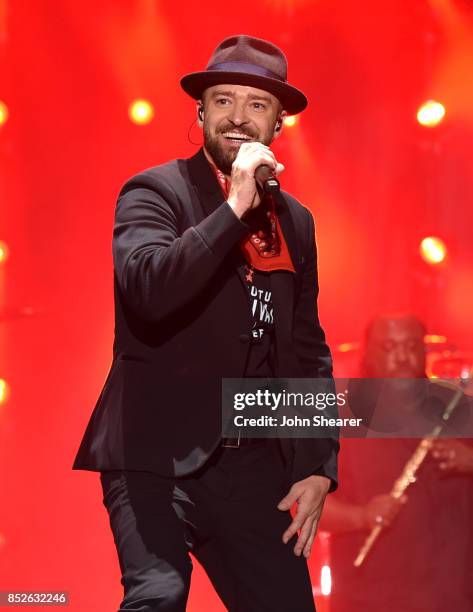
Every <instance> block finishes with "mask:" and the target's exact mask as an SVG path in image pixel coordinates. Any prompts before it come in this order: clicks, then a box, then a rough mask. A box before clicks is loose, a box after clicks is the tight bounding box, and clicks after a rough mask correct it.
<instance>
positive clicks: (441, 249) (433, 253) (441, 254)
mask: <svg viewBox="0 0 473 612" xmlns="http://www.w3.org/2000/svg"><path fill="white" fill-rule="evenodd" d="M419 250H420V254H421V257H422V259H423V260H424V261H425V262H427V263H428V264H432V265H435V264H439V263H441V262H442V261H443V260H444V259H445V257H446V255H447V247H446V246H445V242H444V241H443V240H441V239H440V238H436V237H435V236H428V237H427V238H424V239H423V240H422V242H421V243H420V247H419Z"/></svg>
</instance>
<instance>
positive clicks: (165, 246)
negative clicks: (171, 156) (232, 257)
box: [112, 170, 248, 322]
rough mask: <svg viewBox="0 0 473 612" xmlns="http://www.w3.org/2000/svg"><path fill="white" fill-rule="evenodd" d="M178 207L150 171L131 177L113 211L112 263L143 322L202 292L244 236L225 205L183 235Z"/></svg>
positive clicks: (241, 225) (168, 188)
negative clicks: (180, 228) (180, 230)
mask: <svg viewBox="0 0 473 612" xmlns="http://www.w3.org/2000/svg"><path fill="white" fill-rule="evenodd" d="M182 206H183V203H182V202H180V201H179V199H178V198H177V196H176V194H175V193H174V191H173V189H172V187H171V185H169V184H167V183H166V182H165V181H164V180H162V178H160V177H159V176H156V175H153V174H152V171H150V170H148V171H145V172H143V173H141V174H139V175H137V176H135V177H133V178H131V179H130V180H129V181H128V182H127V183H126V184H125V185H124V187H123V188H122V190H121V192H120V194H119V197H118V201H117V207H116V213H115V224H114V232H113V243H112V251H113V260H114V266H115V276H116V280H117V283H118V286H119V288H120V290H121V292H122V294H123V296H124V299H125V301H126V302H127V304H128V305H129V307H130V308H131V309H132V310H133V311H134V312H135V313H136V314H137V315H138V316H140V317H141V318H142V319H144V320H148V321H150V322H151V321H153V322H158V321H160V320H161V319H163V318H165V317H167V316H168V315H170V314H172V313H173V312H174V311H176V310H177V309H179V308H180V307H181V306H183V305H185V304H186V303H187V302H189V301H190V300H191V299H192V298H193V297H195V296H196V295H197V294H198V293H199V292H200V291H202V290H203V289H204V287H205V286H206V284H207V282H208V281H209V279H210V278H211V277H212V275H213V274H214V273H215V272H216V270H217V269H218V267H219V266H220V264H221V263H222V261H223V259H224V257H225V256H226V255H227V253H228V252H229V251H230V249H231V248H232V247H233V246H234V245H235V244H236V243H237V242H238V240H240V239H241V238H242V237H243V236H244V235H246V234H247V233H248V226H247V225H246V224H245V223H243V222H242V221H240V219H239V218H238V217H237V216H236V215H235V213H234V212H233V210H232V209H231V207H230V206H229V204H228V203H227V202H223V198H222V204H221V205H220V206H219V207H218V208H217V209H216V210H215V211H214V212H213V213H211V214H210V215H209V216H207V217H206V218H205V219H204V220H203V221H201V222H200V223H198V224H197V225H195V226H192V227H188V228H187V229H185V230H184V231H183V232H182V234H180V233H179V226H180V224H181V221H182Z"/></svg>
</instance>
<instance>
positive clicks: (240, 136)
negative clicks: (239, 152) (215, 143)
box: [223, 132, 251, 140]
mask: <svg viewBox="0 0 473 612" xmlns="http://www.w3.org/2000/svg"><path fill="white" fill-rule="evenodd" d="M223 135H224V136H225V138H236V139H237V140H251V138H250V137H249V136H247V135H246V134H239V133H238V132H225V133H224V134H223Z"/></svg>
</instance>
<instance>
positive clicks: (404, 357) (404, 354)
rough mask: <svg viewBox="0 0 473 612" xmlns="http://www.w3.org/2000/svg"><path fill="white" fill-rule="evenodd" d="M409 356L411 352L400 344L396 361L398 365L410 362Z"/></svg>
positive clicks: (397, 347)
mask: <svg viewBox="0 0 473 612" xmlns="http://www.w3.org/2000/svg"><path fill="white" fill-rule="evenodd" d="M408 355H409V352H408V350H407V349H406V347H405V346H404V344H402V343H399V344H398V345H397V346H396V361H397V362H398V363H406V361H408Z"/></svg>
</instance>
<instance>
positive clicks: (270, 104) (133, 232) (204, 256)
mask: <svg viewBox="0 0 473 612" xmlns="http://www.w3.org/2000/svg"><path fill="white" fill-rule="evenodd" d="M181 85H182V87H183V89H184V91H186V92H187V93H188V94H189V95H190V96H192V97H193V98H194V99H195V100H196V101H197V116H198V124H199V126H200V127H202V128H203V133H204V146H203V148H201V149H200V150H199V151H198V152H197V153H196V154H195V155H194V156H193V157H191V158H190V159H177V160H173V161H170V162H168V163H166V164H163V165H160V166H156V167H154V168H150V169H148V170H145V171H144V172H142V173H140V174H138V175H137V176H134V177H132V178H131V179H130V180H129V181H128V182H127V183H126V184H125V185H124V187H123V188H122V190H121V192H120V195H119V198H118V203H117V208H116V216H115V225H114V236H113V256H114V270H115V275H114V286H115V341H114V347H113V363H112V367H111V369H110V373H109V375H108V378H107V380H106V383H105V386H104V388H103V390H102V393H101V395H100V398H99V401H98V403H97V405H96V407H95V410H94V413H93V415H92V417H91V419H90V422H89V425H88V427H87V430H86V432H85V435H84V438H83V440H82V444H81V447H80V449H79V452H78V454H77V457H76V460H75V463H74V469H85V470H95V471H100V473H101V483H102V488H103V501H104V504H105V506H106V508H107V511H108V513H109V517H110V525H111V528H112V532H113V536H114V539H115V543H116V547H117V552H118V557H119V562H120V568H121V571H122V584H123V587H124V598H123V601H122V602H121V605H120V610H140V611H142V612H145V611H147V612H148V611H151V610H153V611H154V610H162V611H164V610H166V611H176V612H177V611H183V610H185V608H186V601H187V597H188V591H189V583H190V575H191V571H192V560H191V557H190V554H189V553H190V552H192V554H193V555H194V556H195V557H196V558H197V559H198V560H199V561H200V562H201V563H202V565H203V567H204V568H205V570H206V572H207V574H208V576H209V578H210V580H211V581H212V583H213V585H214V587H215V589H216V591H217V593H218V594H219V596H220V598H221V600H222V601H223V603H224V605H225V606H226V608H227V609H228V610H231V611H235V612H236V611H237V610H238V611H242V612H264V611H268V612H269V611H271V612H295V611H297V612H305V611H313V610H315V608H314V601H313V596H312V589H311V584H310V580H309V574H308V570H307V557H308V556H309V554H310V550H311V547H312V544H313V541H314V537H315V533H316V529H317V523H318V521H319V518H320V514H321V511H322V506H323V503H324V500H325V497H326V494H327V492H329V491H331V490H334V489H335V488H336V483H337V452H338V441H337V440H335V439H332V438H326V439H318V440H310V439H304V440H303V439H297V440H289V439H287V440H283V439H282V440H277V439H267V440H264V439H248V438H244V437H239V438H235V439H233V438H222V433H221V401H220V396H221V381H222V378H243V377H258V378H259V377H324V378H329V377H331V372H332V363H331V356H330V351H329V349H328V347H327V344H326V343H325V335H324V332H323V330H322V328H321V326H320V324H319V320H318V314H317V295H318V284H317V266H316V247H315V239H314V223H313V219H312V216H311V214H310V212H309V211H308V210H307V209H306V208H305V207H303V206H302V205H301V204H299V203H298V202H297V201H296V200H295V199H294V198H293V197H292V196H290V195H289V194H287V193H285V192H280V193H279V194H277V195H275V196H274V198H269V197H268V196H263V192H262V191H261V190H260V189H259V188H258V185H257V182H256V180H255V171H256V169H257V168H258V167H259V166H261V165H266V166H269V168H270V169H271V170H272V171H273V172H274V174H275V175H278V174H280V173H281V172H282V170H283V169H284V167H283V165H282V164H281V163H279V162H278V161H277V160H276V158H275V156H274V153H273V152H272V151H271V149H270V148H269V145H270V144H271V142H272V141H273V139H274V138H276V137H278V136H279V134H280V133H281V129H282V125H283V119H284V117H285V115H286V114H296V113H299V112H301V111H302V110H304V108H305V107H306V105H307V100H306V98H305V96H304V95H303V94H302V93H301V92H300V91H299V90H298V89H296V88H295V87H293V86H292V85H290V84H288V82H287V62H286V58H285V56H284V54H283V53H282V51H281V50H280V49H278V48H277V47H276V46H274V45H273V44H271V43H269V42H266V41H264V40H260V39H257V38H253V37H250V36H232V37H230V38H227V39H225V40H224V41H223V42H222V43H221V44H220V45H219V46H218V47H217V48H216V50H215V51H214V53H213V55H212V57H211V58H210V60H209V63H208V65H207V67H206V69H205V70H204V71H201V72H195V73H192V74H188V75H186V76H184V77H183V78H182V80H181ZM293 504H296V508H297V510H296V512H295V514H294V516H293V517H292V516H291V513H290V508H291V507H292V506H293Z"/></svg>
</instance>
